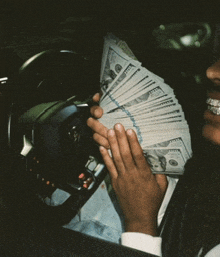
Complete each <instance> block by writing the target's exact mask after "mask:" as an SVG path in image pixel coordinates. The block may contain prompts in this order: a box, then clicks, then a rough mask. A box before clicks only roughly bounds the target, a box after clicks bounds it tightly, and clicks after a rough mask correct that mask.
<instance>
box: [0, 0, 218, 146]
mask: <svg viewBox="0 0 220 257" xmlns="http://www.w3.org/2000/svg"><path fill="white" fill-rule="evenodd" d="M218 10H220V8H218V4H217V1H195V0H191V1H171V0H168V1H163V2H162V1H147V0H146V1H141V0H137V1H128V0H127V1H124V0H122V1H116V0H108V1H104V0H103V1H100V0H72V1H71V0H62V1H61V0H38V1H36V0H32V1H28V0H20V1H16V0H8V1H1V4H0V47H1V48H0V77H4V76H9V77H12V76H13V74H14V73H16V72H17V71H18V68H19V67H20V66H21V64H22V63H23V62H24V61H26V60H27V59H28V58H30V57H32V56H33V55H35V54H37V53H39V52H41V51H44V50H48V49H57V50H61V49H67V50H72V51H73V52H74V53H76V54H77V56H81V57H82V62H81V63H79V65H78V64H77V66H78V69H76V72H74V71H73V73H72V74H70V76H72V77H73V80H75V81H76V83H75V85H73V87H72V92H71V95H73V94H75V93H76V92H78V91H79V90H81V91H82V92H84V93H83V94H85V98H86V97H88V95H91V94H93V92H96V91H97V90H99V73H100V65H101V56H102V49H103V37H104V36H105V35H106V33H107V32H112V33H114V34H115V35H116V36H117V37H119V38H120V39H123V40H125V41H126V42H127V44H128V45H129V47H130V48H131V49H132V51H133V52H134V54H135V55H136V57H137V58H138V60H139V61H141V62H142V64H143V66H145V67H146V68H147V69H149V70H151V71H153V72H155V73H156V74H157V75H160V76H161V77H163V78H164V79H165V81H166V82H167V84H169V85H170V86H171V87H173V88H174V90H175V94H176V96H177V98H178V100H179V101H180V103H181V104H182V106H183V109H184V111H185V114H186V119H187V120H188V122H189V124H190V129H191V132H192V137H193V140H195V141H197V140H198V138H197V136H198V135H199V134H201V132H200V131H201V128H200V127H201V124H202V122H203V121H202V113H203V111H202V110H203V109H204V108H205V98H206V96H205V92H206V84H207V81H206V79H205V70H206V68H207V67H208V66H209V65H210V63H212V61H213V56H212V55H213V53H212V41H213V38H214V30H215V24H216V23H217V22H218V13H219V12H218ZM185 22H193V23H198V22H206V23H208V24H209V25H210V28H211V30H212V36H211V38H210V39H209V41H208V42H207V44H205V45H204V46H202V47H197V48H195V47H194V48H185V49H181V50H175V49H163V48H161V46H159V43H158V42H157V41H156V39H155V36H154V35H153V31H154V30H155V29H157V28H158V27H159V26H160V25H170V24H173V23H177V24H178V23H179V24H182V23H185ZM76 62H78V60H77V61H76ZM44 65H48V63H47V64H44ZM42 66H43V65H42ZM43 68H44V67H43ZM45 68H46V67H45ZM36 72H37V71H36ZM60 72H62V71H60ZM32 80H33V81H34V80H35V77H34V76H33V79H32ZM73 84H74V83H73ZM71 95H70V96H71ZM193 144H194V143H193Z"/></svg>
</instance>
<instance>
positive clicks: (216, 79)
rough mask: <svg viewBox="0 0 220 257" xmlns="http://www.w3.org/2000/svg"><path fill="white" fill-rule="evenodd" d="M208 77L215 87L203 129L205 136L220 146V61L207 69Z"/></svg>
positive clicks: (210, 92) (209, 97) (209, 95)
mask: <svg viewBox="0 0 220 257" xmlns="http://www.w3.org/2000/svg"><path fill="white" fill-rule="evenodd" d="M206 75H207V77H208V78H209V79H210V80H211V81H212V83H213V84H214V86H213V88H212V90H209V92H208V99H209V103H208V110H206V111H205V113H204V118H205V121H206V125H205V126H204V127H203V135H204V137H205V138H207V139H208V140H210V141H211V142H213V143H214V144H217V145H220V60H219V61H218V62H216V63H215V64H214V65H212V66H211V67H209V68H208V69H207V71H206ZM213 100H215V101H213Z"/></svg>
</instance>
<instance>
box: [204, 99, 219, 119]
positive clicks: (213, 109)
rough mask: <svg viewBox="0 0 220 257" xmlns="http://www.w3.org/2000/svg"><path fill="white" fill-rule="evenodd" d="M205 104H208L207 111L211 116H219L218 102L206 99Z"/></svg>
mask: <svg viewBox="0 0 220 257" xmlns="http://www.w3.org/2000/svg"><path fill="white" fill-rule="evenodd" d="M206 103H207V104H208V110H209V111H211V112H212V113H213V114H216V115H220V100H218V99H212V98H208V99H207V101H206Z"/></svg>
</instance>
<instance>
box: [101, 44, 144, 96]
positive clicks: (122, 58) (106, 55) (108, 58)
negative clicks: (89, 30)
mask: <svg viewBox="0 0 220 257" xmlns="http://www.w3.org/2000/svg"><path fill="white" fill-rule="evenodd" d="M128 62H133V64H134V65H135V66H139V65H140V64H141V63H140V62H138V61H135V60H133V59H131V58H130V57H128V56H127V55H126V54H125V53H124V52H123V51H122V50H121V49H120V48H119V47H118V46H117V45H115V44H113V43H111V42H106V43H105V47H104V51H103V58H102V65H101V75H100V83H101V90H102V91H103V92H105V91H106V90H107V89H108V86H109V84H110V83H111V82H112V81H113V80H114V79H115V78H116V76H117V75H118V74H119V73H120V71H121V70H122V69H123V68H125V66H126V65H127V64H128Z"/></svg>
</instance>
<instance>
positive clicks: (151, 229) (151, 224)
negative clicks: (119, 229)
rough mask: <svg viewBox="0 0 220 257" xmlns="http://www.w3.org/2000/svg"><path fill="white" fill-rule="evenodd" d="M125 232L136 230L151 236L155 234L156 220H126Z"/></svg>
mask: <svg viewBox="0 0 220 257" xmlns="http://www.w3.org/2000/svg"><path fill="white" fill-rule="evenodd" d="M125 230H126V232H138V233H144V234H148V235H151V236H157V220H156V219H155V220H153V221H147V222H139V221H138V222H126V223H125Z"/></svg>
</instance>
